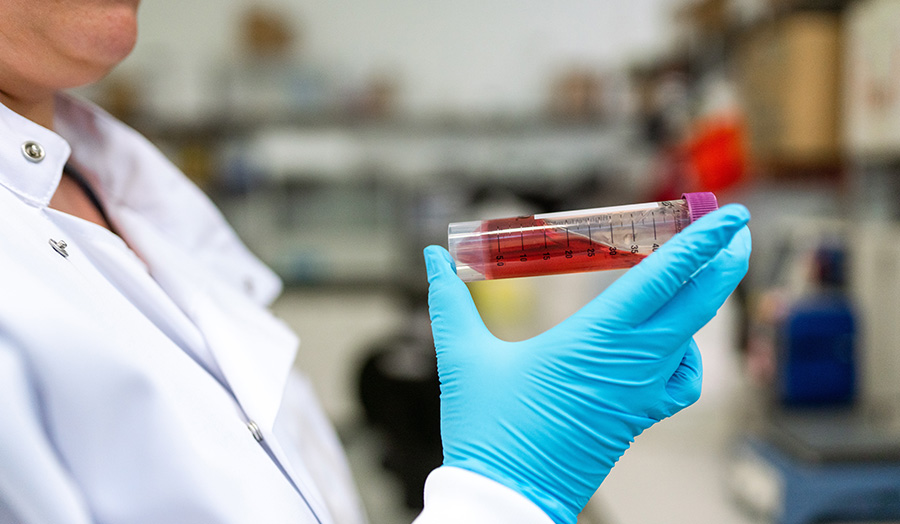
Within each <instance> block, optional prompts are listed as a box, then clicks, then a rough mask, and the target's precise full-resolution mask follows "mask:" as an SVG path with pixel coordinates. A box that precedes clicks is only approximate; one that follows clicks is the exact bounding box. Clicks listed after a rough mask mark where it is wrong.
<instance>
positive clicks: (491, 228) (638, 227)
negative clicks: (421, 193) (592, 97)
mask: <svg viewBox="0 0 900 524" xmlns="http://www.w3.org/2000/svg"><path fill="white" fill-rule="evenodd" d="M716 207H718V206H717V203H716V200H715V196H713V195H712V193H687V194H685V195H684V198H683V199H681V200H671V201H664V202H651V203H646V204H633V205H627V206H617V207H606V208H596V209H585V210H581V211H566V212H561V213H545V214H540V215H531V216H524V217H515V218H500V219H493V220H482V221H474V222H457V223H453V224H450V227H449V230H448V244H449V250H450V254H451V255H452V256H453V259H454V261H455V262H456V271H457V274H458V275H459V277H460V278H461V279H463V280H464V281H466V282H473V281H477V280H494V279H500V278H513V277H529V276H540V275H553V274H561V273H580V272H585V271H600V270H608V269H625V268H629V267H632V266H634V265H636V264H637V263H639V262H640V261H641V260H643V259H644V258H645V257H647V255H649V254H650V253H652V252H654V251H656V250H657V249H659V246H661V245H662V244H663V243H664V242H665V241H667V240H668V239H670V238H672V237H673V236H674V235H676V234H678V232H680V231H681V230H682V229H684V228H685V227H687V226H688V225H689V224H690V223H691V222H692V221H693V220H696V219H697V218H699V217H700V216H702V215H703V214H705V213H707V212H709V211H712V210H713V209H716Z"/></svg>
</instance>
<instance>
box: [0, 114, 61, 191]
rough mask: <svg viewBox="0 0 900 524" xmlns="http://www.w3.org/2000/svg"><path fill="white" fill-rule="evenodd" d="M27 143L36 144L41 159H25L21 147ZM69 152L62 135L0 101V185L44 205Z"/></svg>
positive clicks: (57, 179)
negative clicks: (41, 155)
mask: <svg viewBox="0 0 900 524" xmlns="http://www.w3.org/2000/svg"><path fill="white" fill-rule="evenodd" d="M28 143H34V144H37V147H40V151H42V152H43V155H44V156H43V158H41V159H38V160H35V159H29V157H28V156H27V155H26V154H25V151H24V150H23V147H24V146H25V144H28ZM70 153H71V149H70V147H69V144H68V142H66V140H65V139H64V138H62V137H61V136H59V135H58V134H56V133H54V132H53V131H51V130H49V129H47V128H45V127H43V126H40V125H38V124H36V123H34V122H32V121H31V120H28V119H27V118H25V117H23V116H21V115H19V114H18V113H16V112H15V111H13V110H11V109H9V108H7V107H6V106H4V105H2V104H0V186H3V187H5V188H7V189H9V190H10V191H12V192H13V193H15V194H16V195H18V196H19V198H21V199H22V200H24V201H26V202H28V203H29V204H31V205H33V206H38V207H45V206H47V205H48V204H49V203H50V198H51V197H52V196H53V193H55V192H56V187H57V186H58V185H59V179H60V177H61V176H62V168H63V166H64V165H65V163H66V161H67V160H68V158H69V154H70Z"/></svg>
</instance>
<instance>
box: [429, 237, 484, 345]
mask: <svg viewBox="0 0 900 524" xmlns="http://www.w3.org/2000/svg"><path fill="white" fill-rule="evenodd" d="M425 268H426V269H427V271H428V311H429V314H430V315H431V329H432V331H433V333H434V338H435V343H436V344H437V345H438V349H440V342H441V341H449V340H450V339H452V338H455V337H467V338H469V337H472V336H473V335H479V334H485V335H488V334H489V332H488V330H487V328H486V327H485V325H484V322H483V321H482V320H481V315H479V313H478V309H477V308H476V307H475V303H474V302H473V301H472V295H471V293H469V288H468V287H466V284H465V283H464V282H463V281H462V280H460V279H459V277H458V276H456V269H455V267H454V263H453V259H452V258H451V257H450V253H448V252H447V250H446V249H444V248H442V247H440V246H428V247H426V248H425Z"/></svg>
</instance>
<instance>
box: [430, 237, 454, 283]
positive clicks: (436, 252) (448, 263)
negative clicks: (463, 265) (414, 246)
mask: <svg viewBox="0 0 900 524" xmlns="http://www.w3.org/2000/svg"><path fill="white" fill-rule="evenodd" d="M423 254H424V255H425V270H426V271H427V272H428V282H432V281H433V280H434V279H436V278H438V277H439V276H441V275H442V274H444V273H448V272H449V273H452V274H454V275H455V274H456V263H455V262H454V261H453V257H451V256H450V253H448V252H447V250H446V249H444V248H443V247H441V246H428V247H426V248H425V250H424V252H423Z"/></svg>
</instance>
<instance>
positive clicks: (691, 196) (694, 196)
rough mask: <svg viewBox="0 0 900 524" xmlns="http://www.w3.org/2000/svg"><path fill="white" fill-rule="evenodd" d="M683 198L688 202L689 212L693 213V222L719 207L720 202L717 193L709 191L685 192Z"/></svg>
mask: <svg viewBox="0 0 900 524" xmlns="http://www.w3.org/2000/svg"><path fill="white" fill-rule="evenodd" d="M681 198H683V199H684V200H685V202H687V206H688V213H690V215H691V222H694V221H695V220H697V219H698V218H700V217H702V216H703V215H705V214H707V213H709V212H710V211H715V210H716V209H719V202H718V201H717V200H716V195H714V194H712V193H709V192H700V193H685V194H683V195H681Z"/></svg>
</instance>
